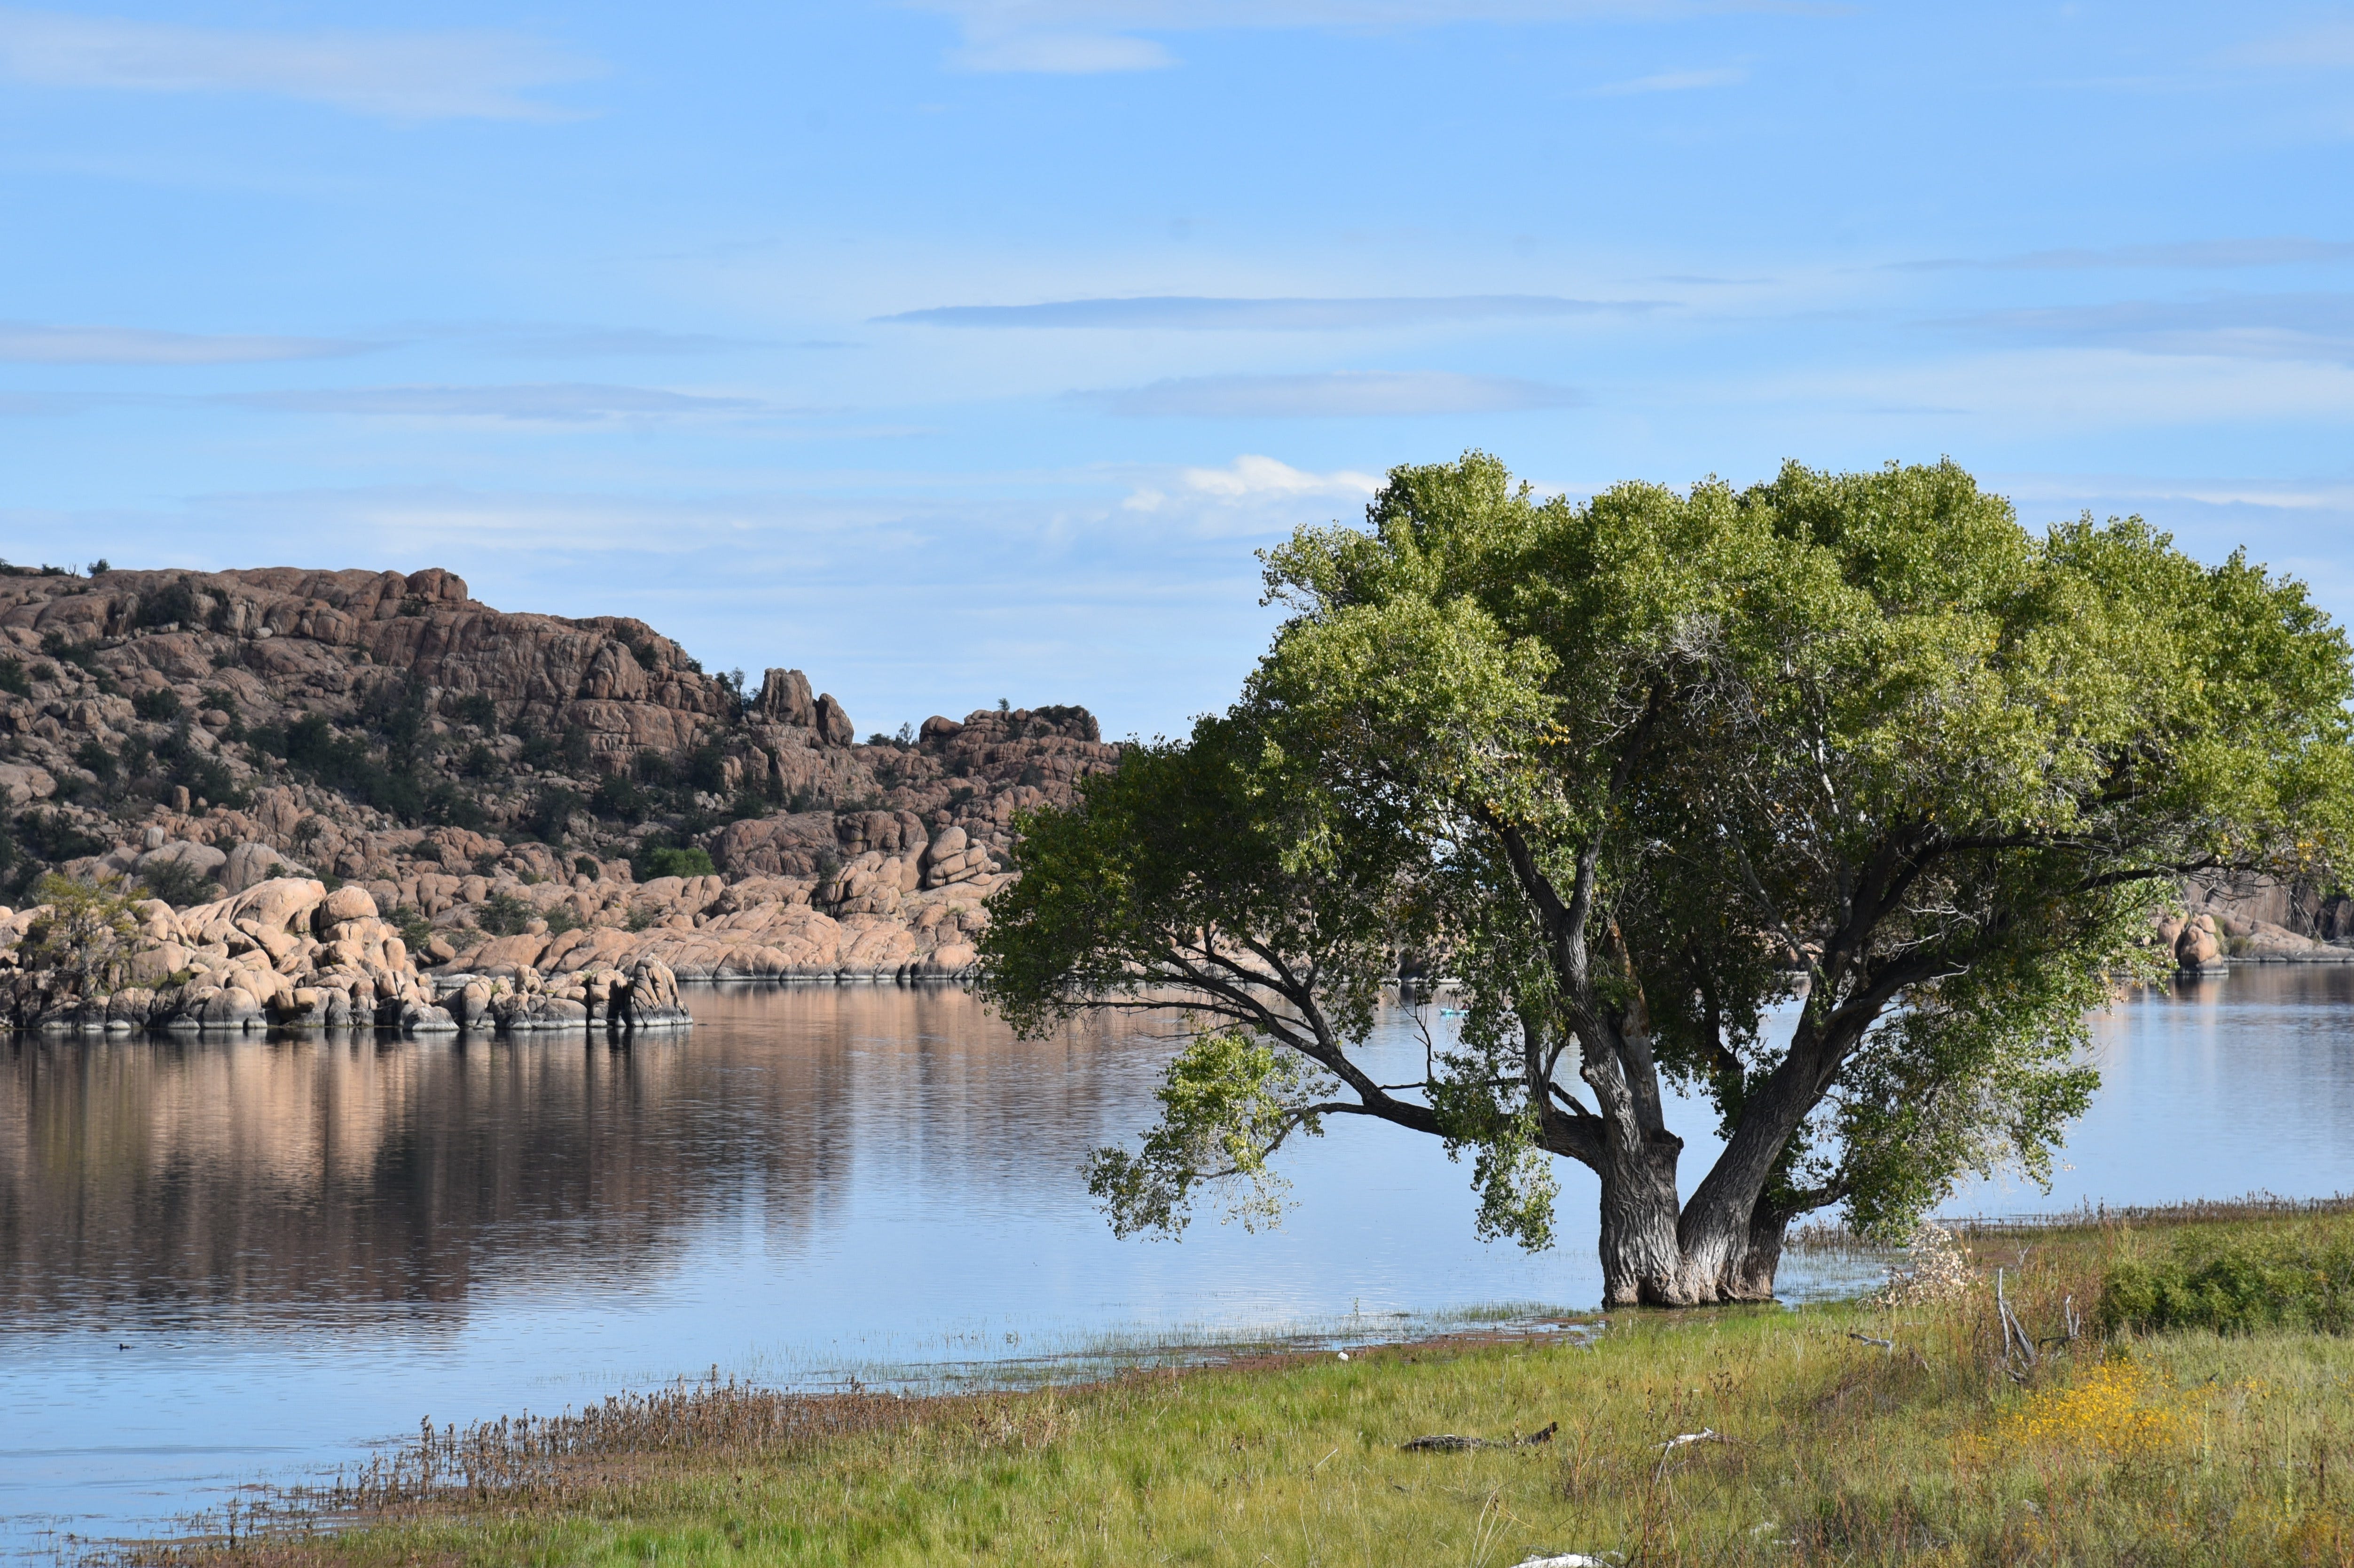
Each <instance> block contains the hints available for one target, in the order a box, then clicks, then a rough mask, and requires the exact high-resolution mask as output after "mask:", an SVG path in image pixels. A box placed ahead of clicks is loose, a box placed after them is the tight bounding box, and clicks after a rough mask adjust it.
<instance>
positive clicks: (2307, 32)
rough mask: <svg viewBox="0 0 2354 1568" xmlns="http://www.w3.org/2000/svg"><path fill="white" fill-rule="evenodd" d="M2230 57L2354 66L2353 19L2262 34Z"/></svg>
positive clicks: (2298, 65) (2307, 66)
mask: <svg viewBox="0 0 2354 1568" xmlns="http://www.w3.org/2000/svg"><path fill="white" fill-rule="evenodd" d="M2230 58H2232V59H2233V60H2236V61H2238V62H2240V63H2241V64H2243V65H2255V66H2285V67H2289V68H2291V69H2304V70H2312V69H2325V70H2327V69H2342V68H2344V67H2347V66H2354V22H2328V23H2324V24H2323V25H2321V26H2317V27H2307V28H2305V29H2303V30H2302V31H2299V32H2295V33H2282V34H2278V35H2275V36H2274V37H2269V38H2260V39H2257V40H2256V41H2255V42H2253V43H2249V44H2243V45H2242V46H2240V48H2236V49H2233V50H2232V53H2231V57H2230Z"/></svg>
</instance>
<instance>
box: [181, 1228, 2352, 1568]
mask: <svg viewBox="0 0 2354 1568" xmlns="http://www.w3.org/2000/svg"><path fill="white" fill-rule="evenodd" d="M1964 1243H1965V1247H1966V1251H1967V1261H1968V1264H1969V1266H1970V1269H1969V1273H1968V1275H1967V1280H1966V1283H1965V1286H1964V1287H1963V1288H1962V1289H1961V1290H1960V1292H1959V1293H1958V1294H1956V1295H1954V1296H1951V1297H1949V1298H1946V1299H1942V1300H1916V1301H1914V1302H1911V1303H1908V1304H1903V1305H1896V1306H1886V1305H1874V1304H1862V1303H1854V1304H1844V1305H1838V1306H1831V1307H1823V1308H1808V1309H1806V1310H1803V1311H1799V1312H1796V1313H1792V1312H1786V1311H1782V1310H1780V1309H1777V1308H1761V1309H1743V1310H1717V1311H1709V1312H1692V1313H1680V1314H1666V1313H1627V1314H1617V1315H1613V1316H1612V1317H1611V1318H1610V1319H1608V1321H1607V1325H1606V1327H1605V1328H1603V1329H1601V1330H1599V1331H1598V1332H1597V1333H1596V1335H1595V1337H1594V1338H1593V1340H1591V1342H1590V1343H1587V1344H1585V1345H1583V1346H1575V1345H1570V1344H1566V1343H1561V1342H1553V1341H1548V1340H1500V1341H1494V1342H1476V1341H1469V1340H1457V1341H1447V1342H1440V1343H1432V1344H1423V1345H1409V1346H1399V1347H1395V1348H1392V1349H1387V1350H1377V1351H1367V1352H1363V1353H1358V1354H1354V1355H1352V1357H1351V1359H1349V1360H1347V1361H1341V1360H1340V1359H1338V1358H1337V1357H1334V1356H1331V1355H1320V1356H1315V1357H1295V1358H1288V1359H1282V1360H1275V1361H1264V1362H1252V1363H1243V1364H1235V1365H1230V1366H1225V1367H1217V1368H1210V1369H1204V1370H1197V1371H1192V1372H1178V1373H1166V1372H1162V1373H1152V1374H1136V1375H1133V1376H1130V1377H1129V1378H1126V1379H1122V1380H1119V1381H1115V1382H1112V1383H1100V1384H1096V1385H1092V1386H1088V1387H1085V1388H1079V1389H1071V1390H1056V1391H1044V1392H1039V1393H1021V1394H995V1395H976V1396H970V1397H958V1398H943V1399H929V1400H902V1399H894V1398H891V1397H888V1396H878V1395H872V1394H859V1395H851V1396H845V1397H838V1398H822V1399H807V1398H793V1397H789V1396H781V1395H777V1394H774V1393H762V1392H759V1391H753V1390H746V1389H741V1388H729V1387H725V1386H722V1387H706V1388H704V1389H699V1390H683V1391H676V1392H673V1393H668V1394H663V1395H658V1396H654V1397H652V1398H647V1399H641V1400H636V1401H625V1402H618V1403H616V1404H611V1405H610V1406H607V1407H604V1408H603V1409H601V1410H599V1411H597V1412H593V1413H591V1414H589V1415H588V1416H587V1417H573V1418H569V1419H560V1420H557V1421H555V1422H552V1423H534V1424H532V1425H529V1426H527V1427H525V1426H519V1425H514V1424H502V1425H494V1426H491V1427H486V1428H481V1429H478V1430H476V1431H475V1432H473V1433H471V1434H458V1435H455V1436H451V1435H447V1434H444V1435H442V1436H439V1437H436V1438H434V1439H433V1440H432V1441H431V1442H430V1443H429V1444H427V1443H425V1442H423V1441H422V1440H420V1443H419V1446H417V1447H416V1448H415V1449H414V1450H413V1451H411V1452H410V1453H408V1454H407V1455H405V1456H402V1457H400V1458H399V1459H398V1462H396V1463H391V1464H388V1465H387V1466H386V1467H380V1468H379V1470H378V1471H377V1472H376V1474H375V1475H374V1476H373V1477H372V1478H369V1479H368V1481H367V1482H366V1485H365V1486H363V1487H361V1488H359V1489H355V1490H353V1491H351V1492H348V1493H347V1494H346V1495H345V1497H344V1498H343V1499H340V1501H341V1503H342V1505H343V1506H344V1507H345V1508H347V1509H355V1510H357V1512H356V1514H355V1516H353V1517H351V1519H350V1522H349V1527H348V1528H346V1529H345V1530H344V1531H342V1532H340V1533H338V1534H336V1535H334V1536H333V1537H331V1538H321V1539H316V1540H312V1541H307V1542H288V1541H282V1540H281V1541H270V1540H266V1539H265V1540H263V1541H261V1542H258V1543H247V1544H241V1545H240V1546H239V1548H237V1549H236V1551H235V1552H234V1553H231V1554H227V1555H233V1556H235V1557H236V1558H239V1559H241V1560H245V1561H251V1562H264V1561H270V1562H277V1561H289V1562H291V1561H294V1560H302V1561H305V1562H311V1561H319V1562H325V1561H331V1560H332V1561H334V1562H338V1563H353V1564H375V1563H567V1564H572V1563H612V1564H617V1565H618V1564H624V1563H626V1564H632V1565H642V1564H646V1563H875V1564H896V1563H906V1564H917V1563H923V1564H937V1563H963V1562H981V1563H998V1562H1004V1563H1038V1564H1046V1563H1103V1564H1129V1563H1207V1564H1225V1563H1235V1564H1255V1563H1286V1564H1288V1563H1303V1564H1304V1563H1336V1564H1338V1563H1351V1564H1354V1563H1363V1564H1396V1563H1431V1564H1462V1565H1465V1568H1489V1565H1494V1568H1506V1565H1510V1564H1513V1563H1520V1562H1522V1561H1523V1560H1524V1559H1526V1558H1528V1557H1530V1556H1532V1555H1535V1554H1540V1553H1544V1552H1556V1553H1559V1552H1581V1553H1586V1554H1590V1555H1594V1556H1597V1557H1602V1556H1606V1554H1610V1553H1617V1554H1618V1555H1619V1556H1621V1557H1623V1558H1624V1559H1625V1560H1626V1561H1628V1562H1629V1563H1637V1562H1640V1563H1787V1562H1791V1561H1794V1560H1795V1561H1837V1562H1841V1563H1894V1562H1906V1563H1920V1562H1950V1563H2240V1562H2249V1563H2256V1562H2285V1563H2344V1562H2354V1340H2347V1339H2343V1338H2340V1337H2338V1334H2337V1333H2336V1332H2334V1330H2337V1329H2338V1328H2339V1327H2341V1326H2342V1325H2343V1324H2344V1322H2345V1321H2346V1319H2345V1317H2344V1316H2343V1315H2341V1310H2340V1305H2339V1303H2340V1292H2341V1289H2343V1291H2344V1293H2345V1294H2344V1299H2345V1302H2346V1304H2347V1306H2349V1307H2354V1214H2349V1213H2343V1212H2339V1211H2336V1210H2327V1211H2316V1212H2306V1213H2293V1214H2282V1213H2266V1212H2264V1211H2263V1210H2262V1209H2260V1208H2240V1209H2234V1208H2221V1207H2211V1208H2207V1209H2203V1210H2200V1211H2197V1212H2194V1213H2168V1214H2140V1215H2135V1216H2125V1217H2120V1216H2111V1217H2109V1218H2108V1219H2106V1220H2105V1221H2098V1222H2095V1221H2086V1222H2084V1223H2080V1224H2065V1225H2058V1226H2050V1227H2040V1228H2034V1229H1986V1230H1980V1231H1978V1232H1975V1233H1972V1234H1967V1235H1966V1236H1965V1237H1964ZM1997 1267H1999V1268H2000V1269H2001V1270H2002V1288H2003V1293H2004V1298H2005V1299H2006V1300H2007V1301H2008V1303H2009V1306H2010V1307H2011V1308H2013V1310H2014V1313H2015V1317H2016V1320H2017V1325H2018V1328H2019V1330H2021V1331H2023V1334H2024V1336H2025V1338H2026V1339H2027V1340H2029V1341H2031V1343H2032V1348H2033V1351H2034V1354H2033V1358H2032V1363H2030V1359H2029V1356H2028V1354H2027V1352H2026V1351H2022V1350H2021V1349H2020V1348H2019V1344H2018V1340H2019V1338H2020V1334H2018V1333H2011V1332H2007V1331H2006V1330H2005V1328H2004V1326H2003V1322H2002V1318H2001V1316H2000V1313H1999V1308H1998V1307H1997V1304H1996V1299H1995V1293H1994V1274H1993V1271H1994V1270H1995V1269H1996V1268H1997ZM2072 1318H2073V1319H2074V1321H2075V1322H2076V1323H2077V1325H2078V1332H2077V1333H2076V1336H2075V1338H2073V1340H2071V1339H2070V1338H2069V1325H2070V1323H2071V1320H2072ZM2219 1330H2220V1331H2219ZM1872 1341H1885V1342H1882V1343H1876V1342H1872ZM1556 1423H1557V1424H1558V1428H1557V1430H1556V1431H1555V1432H1554V1433H1553V1436H1551V1437H1550V1438H1549V1439H1547V1440H1544V1441H1540V1442H1527V1441H1522V1440H1521V1439H1525V1438H1527V1437H1529V1436H1531V1435H1532V1434H1536V1433H1539V1432H1541V1431H1543V1429H1545V1428H1547V1427H1549V1426H1552V1425H1553V1424H1556ZM1441 1434H1446V1435H1455V1436H1467V1437H1474V1438H1479V1439H1481V1440H1483V1443H1482V1446H1476V1447H1455V1448H1439V1449H1436V1450H1433V1449H1428V1448H1425V1449H1410V1448H1407V1447H1405V1446H1404V1445H1405V1444H1406V1443H1408V1442H1409V1441H1410V1440H1412V1439H1414V1438H1416V1437H1420V1436H1430V1435H1441ZM1680 1438H1690V1439H1691V1440H1687V1441H1679V1439H1680ZM188 1555H191V1556H221V1555H224V1554H223V1553H220V1552H190V1553H188Z"/></svg>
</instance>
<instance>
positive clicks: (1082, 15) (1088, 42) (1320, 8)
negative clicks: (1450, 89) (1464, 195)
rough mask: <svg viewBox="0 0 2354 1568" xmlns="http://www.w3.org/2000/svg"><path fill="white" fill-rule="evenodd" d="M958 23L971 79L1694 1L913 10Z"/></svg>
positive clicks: (1116, 3)
mask: <svg viewBox="0 0 2354 1568" xmlns="http://www.w3.org/2000/svg"><path fill="white" fill-rule="evenodd" d="M907 3H908V4H909V5H912V6H913V7H914V8H915V9H917V10H924V11H932V12H938V13H940V14H943V15H946V16H953V17H955V18H956V20H957V22H958V23H959V24H960V27H961V29H962V31H963V33H964V38H965V47H964V48H962V49H960V50H959V51H958V52H957V53H956V54H955V55H954V56H953V57H952V58H953V59H954V61H955V63H957V64H959V65H960V66H962V67H964V68H965V69H970V70H1005V71H1054V72H1064V73H1068V72H1080V71H1118V70H1145V69H1154V68H1157V67H1161V66H1167V65H1173V64H1175V63H1176V61H1175V59H1174V58H1172V56H1171V55H1170V54H1169V52H1168V51H1167V50H1166V49H1165V48H1162V47H1161V45H1160V44H1159V43H1157V42H1155V41H1153V40H1152V39H1150V38H1147V37H1137V35H1138V34H1139V33H1155V32H1184V31H1202V30H1205V29H1215V28H1228V27H1330V28H1343V29H1352V30H1363V29H1377V28H1397V27H1434V26H1449V25H1453V24H1457V23H1463V22H1563V21H1575V20H1580V19H1585V18H1591V17H1602V16H1680V15H1684V14H1687V13H1690V12H1692V11H1696V10H1701V9H1704V8H1705V9H1721V8H1722V7H1721V6H1703V5H1699V4H1695V3H1694V0H907Z"/></svg>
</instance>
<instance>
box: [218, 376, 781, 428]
mask: <svg viewBox="0 0 2354 1568" xmlns="http://www.w3.org/2000/svg"><path fill="white" fill-rule="evenodd" d="M214 400H215V401H217V402H222V403H232V404H235V405H237V406H238V407H239V408H258V409H264V410H267V411H270V412H272V413H289V414H361V415H373V416H379V417H391V418H421V419H509V420H521V421H528V422H535V423H557V424H580V423H586V422H589V421H594V420H599V419H618V418H647V417H655V418H660V417H666V416H678V415H691V414H726V413H739V412H742V411H744V410H747V409H750V408H758V407H759V405H758V403H756V402H754V401H753V400H752V399H750V398H748V397H702V396H698V395H695V394H690V393H685V392H665V391H663V390H661V389H659V388H656V387H600V386H595V385H591V384H588V383H585V382H543V383H535V384H533V385H528V386H519V387H318V388H313V389H309V390H302V391H289V392H238V393H229V394H225V395H223V396H221V397H217V398H216V399H214Z"/></svg>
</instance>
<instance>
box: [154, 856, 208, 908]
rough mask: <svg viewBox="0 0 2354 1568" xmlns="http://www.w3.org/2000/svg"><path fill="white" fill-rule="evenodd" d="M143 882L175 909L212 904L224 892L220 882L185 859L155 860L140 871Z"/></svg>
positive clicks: (157, 896) (156, 895) (155, 896)
mask: <svg viewBox="0 0 2354 1568" xmlns="http://www.w3.org/2000/svg"><path fill="white" fill-rule="evenodd" d="M139 885H141V886H142V887H143V888H145V889H146V890H147V896H149V897H150V898H160V899H162V900H163V901H164V903H166V904H168V905H170V906H172V907H173V908H175V909H186V907H187V906H189V905H191V904H209V903H211V902H212V901H213V900H214V899H216V898H218V897H219V896H220V895H221V889H220V884H218V883H217V882H215V881H214V880H213V879H212V878H211V877H209V876H207V875H206V874H204V873H203V872H201V871H198V870H197V869H196V867H194V866H192V865H190V864H188V863H186V862H185V861H177V860H158V861H151V862H149V863H147V864H146V865H145V866H144V867H143V868H142V869H141V871H140V873H139Z"/></svg>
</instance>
